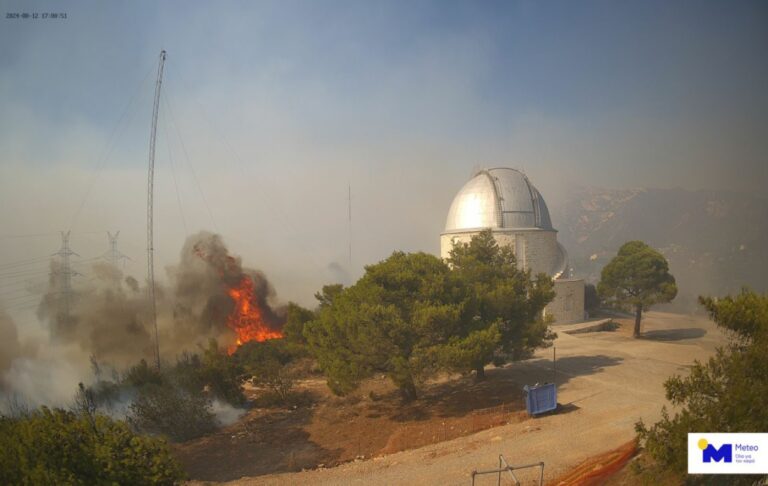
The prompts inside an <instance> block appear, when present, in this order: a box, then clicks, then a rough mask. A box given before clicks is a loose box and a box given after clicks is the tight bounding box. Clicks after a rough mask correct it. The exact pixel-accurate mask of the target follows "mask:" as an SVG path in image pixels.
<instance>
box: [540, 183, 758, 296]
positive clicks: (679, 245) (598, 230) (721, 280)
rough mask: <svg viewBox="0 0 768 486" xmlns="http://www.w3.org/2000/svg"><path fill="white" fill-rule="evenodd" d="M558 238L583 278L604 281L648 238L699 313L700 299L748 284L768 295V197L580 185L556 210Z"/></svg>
mask: <svg viewBox="0 0 768 486" xmlns="http://www.w3.org/2000/svg"><path fill="white" fill-rule="evenodd" d="M552 219H553V222H554V224H555V227H556V228H557V229H558V230H559V235H558V239H559V240H560V241H561V242H562V243H563V245H564V246H565V247H566V248H567V249H568V253H569V255H570V260H571V265H572V266H573V267H574V271H575V273H576V275H578V276H583V277H585V278H587V280H588V281H597V280H598V279H599V276H600V270H601V269H602V267H603V266H604V265H605V264H606V263H607V262H608V261H609V260H610V259H611V258H612V257H613V256H614V255H615V254H616V251H617V249H618V248H619V247H620V246H621V245H622V244H623V243H624V242H626V241H629V240H635V239H638V240H643V241H645V242H646V243H648V244H650V245H651V246H653V247H655V248H657V249H659V250H660V251H661V252H662V253H663V254H664V255H665V256H666V257H667V259H668V260H669V262H670V268H671V271H672V273H673V274H674V275H675V277H676V278H677V280H678V287H679V289H680V292H679V296H678V298H677V299H675V302H674V303H673V304H672V305H671V307H672V308H676V309H679V310H685V311H690V310H695V309H696V308H697V304H696V297H697V296H698V295H700V294H711V295H722V294H726V293H729V292H735V291H737V290H738V289H739V288H740V287H741V286H743V285H748V286H751V287H753V288H755V289H756V290H759V291H766V290H768V252H767V251H766V249H767V248H768V199H765V198H761V197H759V196H755V195H750V194H740V193H733V192H725V191H703V190H702V191H687V190H684V189H627V190H616V189H601V188H577V189H574V190H573V191H572V192H571V193H569V194H566V195H565V197H564V198H563V202H562V203H559V204H557V205H555V206H553V208H552Z"/></svg>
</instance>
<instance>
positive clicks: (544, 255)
mask: <svg viewBox="0 0 768 486" xmlns="http://www.w3.org/2000/svg"><path fill="white" fill-rule="evenodd" d="M478 233H479V231H461V232H454V233H443V234H442V235H440V256H441V257H442V258H448V257H449V256H450V251H451V249H452V248H453V242H454V241H455V242H461V243H469V241H470V239H471V238H472V236H474V235H476V234H478ZM493 236H494V237H495V238H496V242H497V243H498V244H499V245H505V246H509V247H511V248H512V249H513V251H514V252H515V258H517V264H518V267H520V268H522V269H531V271H532V272H533V273H534V274H536V273H539V272H543V273H546V274H548V275H552V272H553V271H555V269H556V268H557V266H558V263H559V262H558V258H559V251H558V247H557V232H556V231H548V230H541V229H522V230H521V229H516V230H505V229H495V230H493ZM554 282H555V298H554V300H553V301H552V302H550V304H549V305H548V306H547V307H546V309H545V310H544V312H545V314H546V315H553V316H554V318H555V322H556V323H558V324H562V323H565V322H579V321H582V320H584V280H581V279H557V280H555V281H554Z"/></svg>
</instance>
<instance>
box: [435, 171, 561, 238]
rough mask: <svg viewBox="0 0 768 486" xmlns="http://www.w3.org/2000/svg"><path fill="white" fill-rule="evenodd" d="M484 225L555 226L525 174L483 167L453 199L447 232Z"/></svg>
mask: <svg viewBox="0 0 768 486" xmlns="http://www.w3.org/2000/svg"><path fill="white" fill-rule="evenodd" d="M480 228H492V229H502V228H509V229H518V228H519V229H523V228H539V229H543V230H550V231H551V230H552V229H553V228H552V221H551V220H550V218H549V210H548V209H547V204H546V203H545V202H544V198H543V197H541V194H540V193H539V191H538V190H537V189H536V188H535V187H534V186H533V184H531V181H529V180H528V178H527V177H526V176H525V174H523V173H522V172H520V171H519V170H515V169H510V168H506V167H499V168H495V169H485V170H481V171H480V172H478V173H477V174H475V176H474V177H473V178H472V179H470V180H469V182H467V183H466V184H464V187H462V188H461V190H460V191H459V192H458V194H456V197H454V198H453V203H451V208H450V209H449V211H448V218H447V220H446V222H445V231H446V232H452V231H462V230H470V229H480Z"/></svg>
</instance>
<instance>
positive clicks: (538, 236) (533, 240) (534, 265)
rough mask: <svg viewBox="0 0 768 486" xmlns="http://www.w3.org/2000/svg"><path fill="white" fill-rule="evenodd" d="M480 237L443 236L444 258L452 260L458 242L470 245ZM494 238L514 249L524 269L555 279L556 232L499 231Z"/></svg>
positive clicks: (474, 232) (459, 233) (557, 257)
mask: <svg viewBox="0 0 768 486" xmlns="http://www.w3.org/2000/svg"><path fill="white" fill-rule="evenodd" d="M477 233H478V231H467V232H456V233H444V234H442V235H440V256H441V257H442V258H448V256H449V253H450V251H451V248H453V242H454V241H456V242H461V243H469V240H470V239H471V238H472V236H474V235H476V234H477ZM493 236H494V237H495V238H496V242H497V243H498V244H499V245H504V246H509V247H511V248H512V250H513V251H514V252H515V258H517V264H518V266H519V267H520V268H522V269H529V268H530V269H531V271H532V272H533V273H534V274H536V273H539V272H543V273H546V274H548V275H552V272H553V271H554V270H555V269H556V267H557V264H558V261H559V258H560V254H559V251H558V247H557V232H556V231H547V230H541V229H530V230H521V229H517V230H503V229H496V230H493Z"/></svg>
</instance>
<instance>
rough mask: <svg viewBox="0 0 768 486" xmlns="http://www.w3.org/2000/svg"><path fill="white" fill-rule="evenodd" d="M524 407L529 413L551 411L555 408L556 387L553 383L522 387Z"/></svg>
mask: <svg viewBox="0 0 768 486" xmlns="http://www.w3.org/2000/svg"><path fill="white" fill-rule="evenodd" d="M523 390H524V391H525V408H526V409H527V410H528V413H529V414H530V415H539V414H542V413H546V412H551V411H552V410H554V409H556V408H557V388H556V387H555V384H554V383H545V384H544V385H534V386H528V385H525V386H524V387H523Z"/></svg>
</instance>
